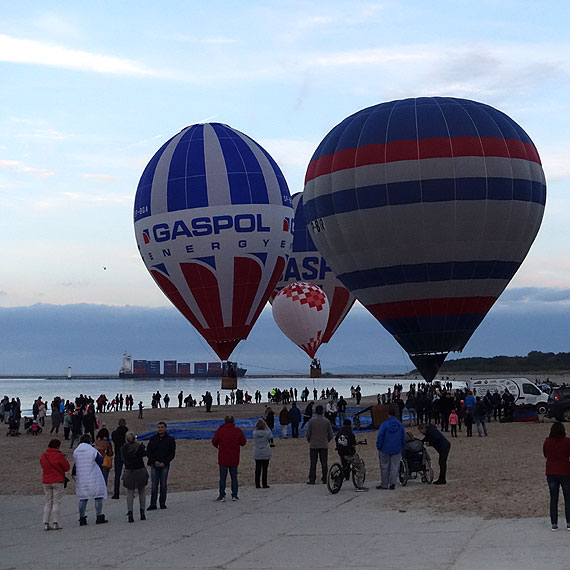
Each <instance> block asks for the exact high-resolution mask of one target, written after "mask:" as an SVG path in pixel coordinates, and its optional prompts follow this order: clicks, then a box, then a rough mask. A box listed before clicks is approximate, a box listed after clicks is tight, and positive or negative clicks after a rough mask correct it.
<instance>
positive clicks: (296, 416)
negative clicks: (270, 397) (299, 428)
mask: <svg viewBox="0 0 570 570" xmlns="http://www.w3.org/2000/svg"><path fill="white" fill-rule="evenodd" d="M289 416H290V417H291V423H292V424H298V423H301V410H300V409H299V408H298V407H297V406H291V409H290V410H289Z"/></svg>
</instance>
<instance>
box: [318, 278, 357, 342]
mask: <svg viewBox="0 0 570 570" xmlns="http://www.w3.org/2000/svg"><path fill="white" fill-rule="evenodd" d="M355 300H356V299H355V298H354V297H353V296H352V295H351V294H350V293H349V292H348V290H347V289H345V288H344V287H335V288H334V293H333V294H332V297H330V298H329V320H328V321H327V328H326V329H325V332H324V333H323V342H328V341H329V340H330V339H331V337H332V335H333V334H334V333H335V331H336V329H337V328H338V327H339V326H340V323H342V321H343V319H344V317H345V316H346V314H347V313H348V311H350V309H351V308H352V305H354V301H355Z"/></svg>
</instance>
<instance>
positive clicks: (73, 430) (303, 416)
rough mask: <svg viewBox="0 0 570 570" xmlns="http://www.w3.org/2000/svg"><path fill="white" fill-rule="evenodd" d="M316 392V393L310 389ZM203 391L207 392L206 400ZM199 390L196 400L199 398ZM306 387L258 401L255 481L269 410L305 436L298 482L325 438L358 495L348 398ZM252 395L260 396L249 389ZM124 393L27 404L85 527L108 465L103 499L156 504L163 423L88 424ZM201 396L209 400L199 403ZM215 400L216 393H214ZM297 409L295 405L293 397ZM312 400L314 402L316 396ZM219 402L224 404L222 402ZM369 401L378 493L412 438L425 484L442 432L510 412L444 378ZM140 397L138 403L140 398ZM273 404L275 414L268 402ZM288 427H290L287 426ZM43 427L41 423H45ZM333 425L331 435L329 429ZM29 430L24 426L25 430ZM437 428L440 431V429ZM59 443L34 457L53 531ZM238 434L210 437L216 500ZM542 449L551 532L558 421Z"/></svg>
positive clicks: (265, 465)
mask: <svg viewBox="0 0 570 570" xmlns="http://www.w3.org/2000/svg"><path fill="white" fill-rule="evenodd" d="M239 392H240V391H239V390H236V391H235V392H234V391H232V393H231V394H229V395H228V398H229V402H232V401H233V402H234V403H235V404H237V403H238V400H239V403H243V404H245V403H247V401H248V400H247V398H246V394H247V393H243V392H242V393H241V394H239ZM315 392H316V393H315ZM208 395H209V397H208ZM358 395H360V387H356V388H354V387H353V388H351V397H354V399H358V400H359V399H360V398H358ZM204 396H205V399H204ZM204 396H202V400H201V403H204V405H205V406H206V409H207V410H209V409H211V406H212V401H213V397H212V395H211V394H210V393H209V392H207V393H206V394H205V395H204ZM310 396H311V391H309V390H308V389H307V388H305V389H303V390H301V391H300V392H297V390H295V389H293V388H291V389H278V388H275V389H274V390H272V391H270V392H269V393H268V404H267V405H266V407H265V411H264V413H263V416H262V417H259V418H258V420H257V422H256V425H255V429H254V430H253V432H252V436H253V446H252V447H253V459H254V461H255V475H254V483H255V487H256V488H259V489H267V488H269V487H270V485H269V481H270V470H269V465H270V462H271V458H272V454H273V450H272V448H274V447H275V443H274V437H275V434H274V428H275V423H276V422H275V416H276V415H277V416H278V418H279V426H280V429H281V432H280V436H281V437H282V438H284V439H285V438H288V437H289V436H290V437H292V438H298V437H299V429H300V428H302V427H305V426H306V428H307V429H306V435H305V437H306V440H307V442H308V447H309V471H308V478H307V484H309V485H314V484H316V482H317V479H318V476H317V466H318V464H319V463H320V479H321V481H322V482H323V483H324V482H326V477H327V470H328V451H329V443H330V442H331V440H332V439H333V438H334V439H335V444H336V450H337V451H338V454H339V456H340V457H341V459H342V461H343V462H345V464H350V465H351V466H352V469H353V472H354V477H355V478H354V482H355V487H356V491H358V492H364V491H367V490H368V488H366V487H364V464H363V462H362V459H361V458H360V457H359V454H358V453H357V451H356V439H355V435H354V431H353V425H352V422H351V420H350V419H349V418H347V417H346V411H347V406H348V403H347V401H346V400H345V399H344V398H343V397H342V396H341V395H339V394H338V392H337V391H336V390H335V389H334V388H331V389H323V390H322V391H321V392H318V391H313V393H312V396H313V397H314V396H317V398H315V399H314V400H309V397H310ZM187 397H188V398H189V404H186V399H185V398H184V395H183V393H182V392H180V394H179V395H178V401H179V407H182V404H183V403H184V404H186V405H197V404H196V401H195V400H194V399H193V398H192V396H191V395H188V396H187ZM254 397H255V400H256V402H257V401H259V400H260V399H261V394H260V393H259V394H258V393H257V392H256V394H255V396H254ZM131 399H132V396H131V395H127V396H126V397H124V398H123V397H122V395H121V394H117V396H116V397H115V398H114V399H112V400H111V401H109V400H108V399H107V398H106V397H105V396H104V395H103V394H102V395H100V397H99V398H97V399H96V400H94V399H93V398H91V397H88V396H84V395H79V396H78V397H77V398H75V400H74V401H69V400H68V401H64V400H63V399H61V398H58V397H56V398H54V399H53V400H52V401H51V403H50V404H49V405H48V404H47V402H46V401H44V400H43V399H42V398H38V399H36V401H35V402H34V404H33V409H32V414H33V422H34V423H35V424H37V425H38V426H40V430H41V428H43V429H46V415H47V410H48V409H49V410H50V411H51V414H50V417H51V429H50V433H51V434H55V435H58V434H59V429H60V427H63V436H64V439H65V440H68V441H70V447H71V448H73V447H74V444H75V443H76V442H78V445H77V448H76V449H75V450H74V453H73V463H74V465H73V475H74V476H75V477H76V490H77V496H78V499H79V506H78V507H79V521H80V523H79V524H80V525H82V526H83V525H86V524H87V514H86V512H87V511H86V508H87V504H88V501H89V499H93V500H94V506H95V514H96V518H95V523H96V524H103V523H106V522H107V519H106V517H105V515H104V514H103V501H104V499H106V498H107V484H108V478H109V474H110V471H111V468H112V467H113V468H114V480H113V482H112V488H113V494H112V497H111V498H112V499H119V497H120V494H121V487H124V489H125V491H126V498H127V513H128V521H129V522H134V512H135V510H134V500H135V496H136V495H137V494H138V507H139V508H138V511H139V513H140V519H141V520H145V519H146V516H145V511H146V510H155V509H158V508H160V509H166V508H167V506H166V500H167V488H168V473H169V469H170V464H171V462H172V461H173V460H174V458H175V453H176V441H175V439H174V438H173V437H171V436H170V435H169V434H168V431H167V426H166V424H165V423H164V422H159V423H158V424H157V433H156V434H155V435H154V436H153V437H152V438H151V439H150V440H149V442H148V445H147V446H145V445H144V444H143V443H141V442H139V441H137V439H136V435H135V434H134V432H132V431H130V430H129V429H128V428H127V426H126V421H125V420H124V419H120V420H119V422H118V425H117V427H116V429H115V430H114V431H113V432H112V433H109V430H108V429H107V428H106V427H105V426H103V427H101V428H100V429H97V428H98V425H99V423H98V418H97V416H98V414H103V413H106V412H109V411H113V410H121V408H122V409H125V410H128V409H132V403H131ZM208 400H209V401H208ZM216 401H217V404H218V405H220V395H219V392H217V394H216ZM299 401H301V402H304V403H306V406H305V407H304V408H302V409H300V408H299V407H298V405H297V403H298V402H299ZM321 401H322V403H321ZM229 402H226V403H229ZM169 403H170V398H169V397H168V395H167V394H166V395H165V396H164V397H163V396H161V394H160V392H156V393H155V394H153V397H152V401H151V407H155V408H157V407H163V406H164V407H165V408H167V407H168V406H169ZM377 403H378V404H380V406H379V407H382V408H385V409H386V410H387V417H386V418H385V419H384V421H382V423H381V424H380V427H379V429H378V433H377V438H376V447H377V451H378V461H379V467H380V481H379V484H378V485H377V486H376V488H377V489H378V490H394V489H395V488H396V485H397V481H398V474H399V469H400V458H401V457H402V455H403V456H404V457H405V456H406V450H407V449H408V448H410V445H411V444H413V443H414V442H418V441H419V442H420V443H421V445H429V446H431V448H432V449H433V450H435V452H437V455H438V463H439V476H438V477H437V479H436V480H435V481H434V484H435V485H445V484H446V483H447V461H448V456H449V453H450V450H451V443H450V440H449V439H448V437H449V436H447V437H446V435H447V433H450V437H451V438H455V437H458V431H460V432H461V431H462V428H463V427H465V435H466V436H467V437H471V436H472V435H473V429H472V428H473V424H475V425H476V426H477V431H478V435H479V436H481V437H484V436H487V435H488V430H487V423H488V422H490V421H493V420H496V421H499V420H500V419H501V418H503V417H505V415H507V416H508V414H509V413H512V408H513V407H514V396H513V395H512V394H510V393H509V392H508V390H505V392H504V393H503V394H502V395H499V394H498V393H496V392H495V393H490V392H487V393H485V394H478V395H475V394H473V393H472V392H470V391H469V390H468V389H466V388H458V389H453V386H452V385H451V383H438V382H436V383H431V384H427V383H412V384H411V385H410V387H409V390H408V392H407V393H404V392H403V387H402V386H401V385H398V384H396V385H394V387H393V389H388V390H387V392H386V393H384V394H379V395H378V397H377ZM141 404H142V402H141ZM272 406H273V407H275V406H277V407H278V409H277V411H274V409H273V407H272ZM20 410H21V404H20V402H19V400H18V399H17V398H12V399H10V398H8V397H4V398H3V399H2V400H1V401H0V420H1V421H3V422H5V423H6V422H7V423H9V422H10V420H11V418H17V419H18V421H19V420H20V419H21V411H20ZM289 426H290V427H289ZM406 426H417V427H418V431H419V433H420V438H421V439H417V438H416V437H415V436H414V435H413V434H412V432H410V431H406ZM47 427H50V426H47ZM335 432H336V433H335ZM30 433H32V432H30ZM444 434H445V435H444ZM61 443H62V442H61V440H60V439H57V438H54V439H51V440H50V441H49V444H48V448H47V450H46V451H45V452H44V453H43V454H42V456H41V459H40V463H41V466H42V472H43V475H42V482H43V484H44V492H45V508H44V519H43V523H44V528H45V529H46V530H52V529H55V530H58V529H60V528H61V524H60V521H59V520H58V518H59V504H60V503H61V500H62V497H63V495H64V488H65V486H66V482H67V480H68V479H67V474H68V472H69V470H70V465H69V462H68V461H67V459H66V458H65V456H64V455H63V453H61V451H60V447H61ZM246 443H247V440H246V438H245V434H244V433H243V431H242V430H241V429H240V428H238V427H237V426H236V425H235V423H234V419H233V417H232V416H231V415H228V416H226V418H225V420H224V422H223V423H222V425H221V426H220V427H219V428H218V429H217V430H216V432H215V434H214V437H213V439H212V444H213V445H214V447H216V448H217V450H218V466H219V481H218V495H217V498H216V500H217V501H220V502H221V501H225V498H226V482H227V476H228V474H229V476H230V480H231V498H232V500H236V501H237V500H239V484H238V465H239V461H240V449H241V448H242V447H243V446H245V445H246ZM544 456H545V457H546V459H547V463H546V474H547V482H548V487H549V490H550V496H551V507H550V513H551V524H552V528H553V530H555V529H557V528H558V514H557V508H558V507H557V505H558V498H559V497H558V495H559V490H560V488H562V493H563V495H564V500H565V505H566V511H565V512H566V519H567V524H568V525H569V529H570V439H568V438H566V436H565V431H564V426H563V424H561V423H559V422H555V423H554V424H553V426H552V431H551V433H550V436H549V438H547V440H546V441H545V444H544ZM149 481H150V482H151V493H150V505H149V506H148V507H146V487H147V484H148V482H149Z"/></svg>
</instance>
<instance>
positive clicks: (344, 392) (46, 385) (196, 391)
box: [0, 376, 421, 415]
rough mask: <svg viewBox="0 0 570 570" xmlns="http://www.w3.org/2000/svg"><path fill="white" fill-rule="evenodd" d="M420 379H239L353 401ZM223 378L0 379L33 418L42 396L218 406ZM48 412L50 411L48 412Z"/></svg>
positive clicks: (241, 384)
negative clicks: (353, 394) (353, 396)
mask: <svg viewBox="0 0 570 570" xmlns="http://www.w3.org/2000/svg"><path fill="white" fill-rule="evenodd" d="M419 381H421V379H420V380H418V379H413V378H412V379H409V378H408V379H405V380H404V379H402V378H387V377H382V378H357V377H351V378H335V377H322V378H300V377H294V378H281V377H280V378H257V377H256V378H254V377H248V376H245V377H243V378H238V388H240V389H242V390H243V391H244V392H246V391H247V392H249V394H251V396H252V397H253V395H254V394H255V391H256V390H259V391H260V392H261V395H262V401H264V402H266V401H267V392H269V391H270V390H272V389H273V388H279V389H281V390H284V389H289V388H293V389H295V388H297V392H298V395H299V397H300V395H301V390H303V388H305V386H306V387H307V388H309V390H310V397H311V398H312V396H313V389H316V390H317V392H318V395H319V397H320V394H321V390H326V389H327V388H335V390H337V392H338V393H339V395H341V396H344V397H345V398H350V387H351V386H354V387H356V386H358V385H359V386H360V388H361V393H362V395H363V396H371V395H375V394H382V393H384V392H386V391H387V390H388V388H393V387H394V384H395V383H398V384H401V385H402V386H403V387H404V390H407V389H408V387H409V384H410V382H419ZM220 385H221V380H220V378H149V379H144V380H141V379H137V380H134V379H119V378H93V379H73V378H71V379H69V380H68V379H54V380H52V379H45V378H17V379H10V378H6V379H0V398H2V397H3V396H4V395H6V396H8V397H10V399H11V398H20V402H21V408H22V415H30V414H31V411H32V405H33V402H34V400H36V399H37V398H38V397H39V396H41V397H42V400H44V401H45V402H48V404H49V403H50V402H51V401H52V400H53V398H54V397H55V396H59V397H61V398H63V399H64V400H71V401H73V400H74V399H75V398H76V397H77V396H79V394H84V395H87V396H91V397H92V398H93V399H94V400H96V399H97V398H98V397H99V395H100V394H105V395H106V396H107V399H108V400H109V402H110V401H111V400H112V399H113V398H114V397H115V395H116V394H123V396H126V395H127V394H132V395H133V399H134V402H135V405H134V408H135V409H136V408H137V405H138V402H139V401H140V400H142V402H143V404H144V406H145V408H149V407H150V403H151V399H152V395H153V394H154V393H155V392H156V391H157V390H158V391H159V392H160V393H161V395H162V396H163V397H164V395H165V394H168V395H169V396H170V406H171V407H175V406H178V393H179V392H180V391H181V390H182V392H183V393H184V397H186V396H187V395H188V394H189V393H190V394H192V397H193V398H194V399H195V400H197V401H198V402H199V401H200V400H201V399H202V396H203V395H204V394H205V393H206V390H209V391H210V393H211V394H212V396H213V397H214V405H215V404H216V392H217V391H219V392H220V402H221V404H224V403H225V398H226V394H230V391H229V390H222V389H221V388H220ZM48 413H50V410H49V409H48Z"/></svg>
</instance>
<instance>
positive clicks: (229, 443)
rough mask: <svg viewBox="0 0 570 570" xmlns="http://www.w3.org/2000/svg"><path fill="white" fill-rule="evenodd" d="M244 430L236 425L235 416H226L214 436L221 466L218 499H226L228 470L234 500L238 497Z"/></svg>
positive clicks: (213, 440)
mask: <svg viewBox="0 0 570 570" xmlns="http://www.w3.org/2000/svg"><path fill="white" fill-rule="evenodd" d="M246 443H247V442H246V439H245V435H244V433H243V431H242V430H241V429H239V428H238V427H236V426H235V425H234V417H233V416H226V417H225V419H224V423H223V424H222V425H221V426H220V427H219V428H218V429H217V430H216V433H215V434H214V437H213V438H212V445H213V446H214V447H216V448H217V449H218V465H219V467H220V483H219V489H220V492H219V494H218V498H217V499H216V501H220V502H223V501H225V500H226V481H227V479H228V471H229V473H230V479H231V481H232V501H237V500H238V499H239V497H238V477H237V474H238V469H237V468H238V465H239V454H240V448H241V447H243V446H244V445H245V444H246Z"/></svg>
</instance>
